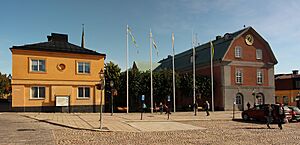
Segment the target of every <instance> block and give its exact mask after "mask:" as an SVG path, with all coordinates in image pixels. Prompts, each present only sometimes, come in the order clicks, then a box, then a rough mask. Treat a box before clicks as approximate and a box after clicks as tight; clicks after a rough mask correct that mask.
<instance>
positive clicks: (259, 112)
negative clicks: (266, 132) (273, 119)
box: [242, 104, 292, 122]
mask: <svg viewBox="0 0 300 145" xmlns="http://www.w3.org/2000/svg"><path fill="white" fill-rule="evenodd" d="M267 107H268V104H261V105H256V106H255V107H253V108H250V109H249V110H245V111H243V112H242V118H243V120H257V121H266V117H265V110H266V108H267ZM271 107H272V108H273V109H274V111H275V110H278V108H279V105H278V104H271ZM289 111H291V110H285V111H284V112H285V116H286V118H285V122H286V120H290V119H291V118H292V114H290V112H289ZM275 114H277V113H275Z"/></svg>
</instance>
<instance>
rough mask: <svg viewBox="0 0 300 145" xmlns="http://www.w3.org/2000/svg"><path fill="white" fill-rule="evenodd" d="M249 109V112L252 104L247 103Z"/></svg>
mask: <svg viewBox="0 0 300 145" xmlns="http://www.w3.org/2000/svg"><path fill="white" fill-rule="evenodd" d="M247 107H248V110H249V109H250V107H251V105H250V103H249V102H248V103H247Z"/></svg>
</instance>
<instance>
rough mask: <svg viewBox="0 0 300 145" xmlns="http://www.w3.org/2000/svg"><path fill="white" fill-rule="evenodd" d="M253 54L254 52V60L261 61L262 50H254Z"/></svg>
mask: <svg viewBox="0 0 300 145" xmlns="http://www.w3.org/2000/svg"><path fill="white" fill-rule="evenodd" d="M255 52H256V59H257V60H262V59H263V54H262V49H256V51H255Z"/></svg>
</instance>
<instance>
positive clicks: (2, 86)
mask: <svg viewBox="0 0 300 145" xmlns="http://www.w3.org/2000/svg"><path fill="white" fill-rule="evenodd" d="M10 92H11V82H10V80H9V78H8V76H7V75H6V74H2V73H1V72H0V98H1V97H2V96H3V95H7V94H9V93H10Z"/></svg>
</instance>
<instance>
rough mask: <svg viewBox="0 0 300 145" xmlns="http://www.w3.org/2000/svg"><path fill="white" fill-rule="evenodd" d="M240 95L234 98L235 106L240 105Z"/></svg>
mask: <svg viewBox="0 0 300 145" xmlns="http://www.w3.org/2000/svg"><path fill="white" fill-rule="evenodd" d="M242 97H243V96H242V95H241V94H236V96H235V104H236V105H241V104H242Z"/></svg>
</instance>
